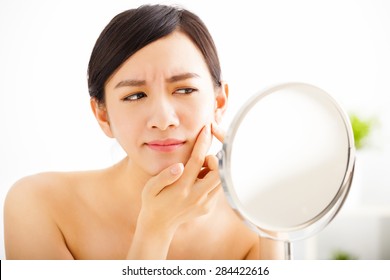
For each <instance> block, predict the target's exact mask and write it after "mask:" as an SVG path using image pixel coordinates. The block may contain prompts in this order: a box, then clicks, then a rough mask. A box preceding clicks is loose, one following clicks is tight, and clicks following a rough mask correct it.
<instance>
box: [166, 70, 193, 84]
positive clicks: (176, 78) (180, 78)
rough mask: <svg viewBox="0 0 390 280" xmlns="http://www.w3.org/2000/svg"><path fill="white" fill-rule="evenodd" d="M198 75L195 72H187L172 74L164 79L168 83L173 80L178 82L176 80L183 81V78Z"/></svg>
mask: <svg viewBox="0 0 390 280" xmlns="http://www.w3.org/2000/svg"><path fill="white" fill-rule="evenodd" d="M199 77H200V76H199V75H198V74H196V73H191V72H188V73H183V74H178V75H174V76H172V77H170V78H168V79H167V80H166V81H167V82H168V83H174V82H178V81H183V80H187V79H191V78H199Z"/></svg>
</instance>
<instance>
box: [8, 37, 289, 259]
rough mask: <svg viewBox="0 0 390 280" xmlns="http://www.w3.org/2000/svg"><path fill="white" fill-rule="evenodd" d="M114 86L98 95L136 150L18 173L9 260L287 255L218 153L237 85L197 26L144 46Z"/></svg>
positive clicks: (116, 133) (97, 109)
mask: <svg viewBox="0 0 390 280" xmlns="http://www.w3.org/2000/svg"><path fill="white" fill-rule="evenodd" d="M105 93H106V95H105V97H106V98H105V104H100V103H99V102H97V101H96V100H94V99H92V100H91V107H92V110H93V113H94V115H95V117H96V119H97V121H98V123H99V124H100V126H101V128H102V130H103V131H104V133H105V134H106V135H107V136H109V137H113V138H116V139H117V140H118V142H119V143H120V144H121V146H122V147H123V149H124V150H125V152H126V154H127V157H126V158H124V159H123V160H122V161H120V162H119V163H117V164H116V165H114V166H112V167H109V168H106V169H103V170H96V171H86V172H50V173H41V174H37V175H33V176H29V177H25V178H23V179H21V180H19V181H18V182H16V183H15V185H14V186H13V187H12V188H11V190H10V191H9V193H8V195H7V198H6V201H5V209H4V223H5V224H4V228H5V246H6V257H7V259H258V258H264V259H273V258H281V257H282V255H283V254H282V253H283V246H282V244H278V243H277V242H274V241H270V240H267V239H263V238H259V237H258V236H257V234H255V233H254V232H252V231H251V230H249V228H247V227H246V226H245V224H244V223H243V222H242V220H241V219H240V218H239V217H238V216H237V215H236V213H235V212H234V211H233V210H232V209H231V207H230V206H229V205H228V203H227V201H226V199H225V196H224V194H223V191H222V189H221V183H220V179H219V175H218V161H217V158H216V157H215V156H214V155H208V154H207V152H208V149H209V146H210V143H211V140H212V137H213V135H214V136H216V137H217V138H218V139H219V140H220V141H223V132H222V131H221V130H220V129H219V127H218V123H219V122H220V120H221V118H222V116H223V113H224V112H225V110H226V101H227V95H228V87H227V85H226V84H223V85H222V86H221V87H219V88H216V87H215V86H214V84H213V82H212V81H211V76H210V74H209V71H208V69H207V65H206V63H205V62H204V60H203V56H202V54H201V53H200V51H199V50H198V49H197V48H196V46H195V45H194V44H193V43H192V41H191V40H190V39H189V38H188V37H187V36H186V35H185V34H183V33H181V32H179V31H175V32H174V33H172V34H170V35H168V36H166V37H164V38H162V39H159V40H157V41H155V42H153V43H151V44H149V45H147V46H146V47H144V48H143V49H141V50H140V51H138V52H137V53H135V54H134V55H133V56H132V57H130V58H129V59H128V60H127V61H126V62H125V63H124V64H123V65H122V66H121V67H120V68H119V69H118V70H117V71H116V72H115V73H114V74H113V75H112V77H111V78H110V79H109V80H108V81H107V83H106V85H105ZM167 139H168V140H169V141H171V142H172V141H173V142H174V144H173V145H171V144H169V143H168V142H169V141H168V140H167ZM172 139H173V140H172ZM167 141H168V142H167ZM156 143H157V144H156ZM167 143H168V144H167ZM164 145H165V146H164ZM169 145H171V146H169ZM161 146H162V147H161ZM166 146H169V147H166ZM156 147H157V148H156Z"/></svg>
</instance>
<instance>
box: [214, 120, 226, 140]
mask: <svg viewBox="0 0 390 280" xmlns="http://www.w3.org/2000/svg"><path fill="white" fill-rule="evenodd" d="M211 132H212V133H213V135H214V136H215V138H217V139H218V140H219V141H220V142H221V143H223V141H224V139H225V131H224V130H223V129H222V128H221V127H220V126H219V125H218V124H217V123H216V122H213V123H212V124H211Z"/></svg>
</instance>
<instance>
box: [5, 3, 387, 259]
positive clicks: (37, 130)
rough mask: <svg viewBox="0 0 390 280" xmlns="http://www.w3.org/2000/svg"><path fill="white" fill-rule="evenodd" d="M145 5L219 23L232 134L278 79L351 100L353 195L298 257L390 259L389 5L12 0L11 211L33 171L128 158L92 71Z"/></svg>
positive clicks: (8, 33)
mask: <svg viewBox="0 0 390 280" xmlns="http://www.w3.org/2000/svg"><path fill="white" fill-rule="evenodd" d="M145 3H163V4H178V5H180V6H183V7H185V8H187V9H190V10H192V11H193V12H195V13H196V14H198V15H199V16H200V17H201V18H202V19H203V21H204V22H205V23H206V25H207V26H208V28H209V30H210V32H211V33H212V35H213V36H214V39H215V42H216V45H217V48H218V50H219V55H220V59H221V64H222V70H223V78H224V80H226V81H227V82H228V83H229V85H230V96H229V98H230V99H229V109H228V112H227V116H226V118H225V120H224V123H223V125H224V126H225V127H226V128H227V127H228V126H229V122H230V121H231V120H232V118H233V116H234V115H235V113H236V112H237V110H238V109H239V108H240V106H241V105H242V104H243V103H244V102H245V101H246V100H247V99H248V98H249V97H250V96H251V95H253V94H254V93H256V92H257V91H259V90H261V89H264V88H267V87H269V86H272V85H275V84H277V83H283V82H290V81H298V82H306V83H311V84H314V85H316V86H318V87H320V88H323V89H324V90H325V91H327V92H329V93H330V94H331V95H332V96H333V97H334V98H335V99H336V100H338V101H339V102H340V104H341V105H342V106H343V107H344V109H345V110H346V111H347V112H348V113H349V114H350V116H351V120H352V119H353V120H354V125H355V127H356V131H357V133H356V134H358V135H359V140H358V141H359V143H360V144H359V149H358V151H357V163H356V172H355V180H354V182H353V186H352V190H351V194H350V197H349V198H348V200H347V203H346V205H345V207H343V209H342V210H341V212H340V214H339V215H338V216H337V217H336V219H335V220H334V221H333V222H332V223H331V224H330V225H329V226H328V227H327V228H326V229H324V230H323V231H322V232H321V233H320V234H318V235H316V236H314V237H312V238H310V239H308V240H304V241H300V242H297V243H296V244H294V246H295V258H296V259H350V258H352V259H390V237H389V236H390V177H389V176H388V173H389V172H390V164H389V162H388V158H389V156H390V110H389V107H390V102H389V96H390V83H389V77H390V52H389V50H390V17H389V15H390V2H389V1H386V0H360V1H359V0H355V1H352V0H338V1H336V0H330V1H309V0H306V1H305V0H297V1H288V0H275V1H247V0H241V1H184V0H183V1H179V0H177V1H125V0H117V1H96V0H84V1H76V0H68V1H49V0H36V1H27V0H25V1H22V0H0V121H1V128H0V131H1V133H0V135H1V136H0V199H1V202H2V204H3V201H4V199H5V196H6V193H7V192H8V190H9V188H10V187H11V186H12V184H13V183H14V182H15V181H17V180H18V179H20V178H21V177H24V176H26V175H30V174H34V173H37V172H43V171H52V170H53V171H54V170H55V171H70V170H88V169H96V168H104V167H106V166H109V165H111V164H113V163H114V162H115V161H116V160H117V159H118V157H119V155H120V154H121V151H120V148H119V147H118V145H117V144H116V143H115V142H114V141H112V140H111V139H108V138H106V136H105V135H104V134H103V133H102V132H101V130H100V128H99V127H98V124H97V122H96V121H95V119H94V117H93V115H92V112H91V110H90V107H89V95H88V90H87V82H86V70H87V64H88V60H89V55H90V53H91V50H92V48H93V45H94V43H95V41H96V39H97V37H98V35H99V34H100V32H101V30H102V29H103V28H104V27H105V25H106V24H107V23H108V21H109V20H111V18H112V17H113V16H114V15H116V14H117V13H119V12H121V11H123V10H126V9H129V8H135V7H137V6H139V5H141V4H145ZM286 141H288V139H286ZM214 148H215V149H218V148H219V147H218V146H216V147H214ZM1 209H2V207H1ZM2 211H3V210H1V215H0V217H1V221H0V230H1V231H0V232H1V242H0V258H1V259H4V258H5V252H4V245H3V239H4V238H3V236H4V235H3V221H2V216H3V215H2Z"/></svg>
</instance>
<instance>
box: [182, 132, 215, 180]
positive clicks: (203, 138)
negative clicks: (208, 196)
mask: <svg viewBox="0 0 390 280" xmlns="http://www.w3.org/2000/svg"><path fill="white" fill-rule="evenodd" d="M210 130H211V128H210V125H207V126H205V127H203V129H202V130H201V131H200V133H199V135H198V138H197V139H196V142H195V145H194V148H193V149H192V153H191V156H190V158H189V160H188V162H187V164H186V166H185V168H184V172H183V175H182V176H181V178H180V183H183V184H184V185H187V186H192V185H193V183H194V182H195V180H196V179H197V178H198V174H199V171H200V170H201V168H202V166H203V163H204V161H205V157H206V154H207V151H208V149H209V147H210V144H211V131H210Z"/></svg>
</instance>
